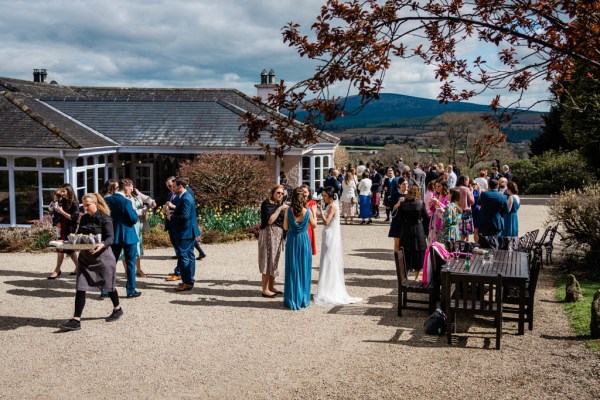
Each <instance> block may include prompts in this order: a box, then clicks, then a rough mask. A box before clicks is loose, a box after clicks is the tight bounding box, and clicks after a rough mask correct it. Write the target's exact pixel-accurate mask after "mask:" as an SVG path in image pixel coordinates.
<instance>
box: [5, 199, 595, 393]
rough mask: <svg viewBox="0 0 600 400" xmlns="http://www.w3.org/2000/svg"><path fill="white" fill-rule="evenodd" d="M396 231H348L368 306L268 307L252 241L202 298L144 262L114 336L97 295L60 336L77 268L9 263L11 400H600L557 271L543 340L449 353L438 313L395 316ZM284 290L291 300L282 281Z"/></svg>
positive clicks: (225, 259)
mask: <svg viewBox="0 0 600 400" xmlns="http://www.w3.org/2000/svg"><path fill="white" fill-rule="evenodd" d="M519 214H520V219H521V232H525V231H526V230H529V229H532V228H534V227H540V228H541V227H543V226H544V221H545V218H546V208H545V207H544V206H542V205H527V202H526V201H524V205H523V206H522V207H521V210H520V212H519ZM387 231H388V225H387V224H385V225H384V224H383V223H380V222H378V223H376V224H374V225H371V226H359V225H354V226H344V225H342V233H343V244H344V249H345V266H346V283H347V286H348V290H349V292H350V294H351V295H353V296H359V297H362V298H363V302H362V303H359V304H354V305H349V306H340V307H333V308H324V307H319V306H316V305H314V304H311V306H310V307H309V308H308V309H305V310H302V311H296V312H292V311H289V310H287V309H285V308H283V305H282V299H281V298H277V299H274V300H273V299H265V298H262V297H261V296H260V274H259V272H258V268H257V252H258V249H257V243H256V241H245V242H238V243H233V244H223V245H205V246H204V248H205V251H206V253H207V255H208V257H207V258H206V259H205V260H203V261H201V262H199V264H197V271H196V279H197V285H196V287H195V288H194V290H193V291H191V292H184V293H175V292H174V291H173V287H174V286H175V285H174V284H172V283H169V282H165V281H164V277H165V276H166V274H167V273H168V272H171V271H172V268H173V266H174V260H171V259H170V256H171V255H172V254H173V253H172V251H169V250H168V249H161V250H151V251H147V252H146V256H145V258H144V259H143V261H142V265H143V268H144V270H145V271H146V272H147V273H148V277H147V278H141V279H139V280H138V289H139V290H140V291H141V292H143V294H142V296H141V297H140V298H138V299H133V300H127V299H123V300H122V306H123V310H124V312H125V315H124V317H123V318H122V319H121V320H119V321H117V322H114V323H107V322H105V321H104V318H105V317H107V316H108V315H109V314H110V311H111V303H110V301H109V300H105V301H98V300H97V297H98V295H97V294H95V293H93V294H88V301H87V305H86V308H85V311H84V315H83V320H82V330H81V331H78V332H67V333H62V332H59V331H58V329H57V326H58V324H59V323H61V322H64V321H66V320H67V319H68V318H70V316H71V315H72V313H73V303H74V292H75V289H74V286H75V281H74V277H73V276H69V275H68V272H71V271H72V269H73V265H72V263H71V261H70V260H69V261H67V262H66V264H65V266H64V267H63V275H62V276H61V278H60V279H57V280H55V281H50V280H47V279H46V276H47V275H49V274H50V272H51V271H52V269H53V266H54V262H55V257H56V256H55V255H54V254H53V253H43V254H25V253H23V254H0V344H1V346H2V357H1V362H2V366H1V367H0V398H2V399H30V398H36V399H46V398H50V399H68V398H76V399H79V398H81V399H83V398H85V399H90V398H124V397H127V398H134V399H146V398H167V397H168V398H184V399H187V398H220V399H223V398H225V399H229V398H244V399H245V398H250V399H255V398H256V399H268V398H284V399H292V398H306V399H313V398H331V399H346V398H348V399H350V398H352V399H367V398H372V399H381V398H403V399H445V398H456V399H461V398H467V397H469V398H473V399H488V398H489V399H492V398H494V399H512V398H531V399H557V398H564V399H598V398H600V357H599V356H598V355H597V354H593V353H591V352H589V351H588V350H587V349H586V348H585V345H584V344H583V343H582V342H580V341H578V340H575V338H574V335H573V332H572V331H571V329H570V327H569V324H568V321H567V318H566V316H565V314H564V312H563V311H562V309H561V307H560V304H557V303H556V301H555V299H554V288H553V286H552V282H553V274H555V270H554V269H553V268H548V267H546V268H545V269H544V270H542V275H541V277H540V283H539V284H538V294H537V295H536V300H537V302H536V313H535V329H534V331H533V332H529V331H527V330H526V333H525V335H524V336H517V335H516V332H517V326H516V323H513V322H505V324H504V332H505V334H504V336H503V338H502V350H500V351H496V350H494V343H495V342H494V340H495V339H494V336H493V333H492V332H493V329H492V326H491V324H489V323H486V322H481V320H479V321H470V322H469V321H465V320H464V319H463V320H461V324H460V325H459V326H460V327H461V329H462V332H464V330H465V329H468V333H462V332H459V335H458V336H459V337H460V339H459V340H458V342H457V343H456V344H455V345H453V346H452V347H449V346H447V345H446V342H445V340H446V338H445V337H441V338H437V337H433V336H427V335H424V332H423V321H424V320H425V318H426V313H423V312H411V311H408V312H405V314H404V316H403V317H402V318H398V317H397V316H396V298H397V296H396V293H397V282H396V273H395V269H394V263H393V258H392V250H391V248H392V241H391V240H390V239H388V238H387ZM320 232H321V226H319V228H318V229H317V240H319V239H320ZM318 244H319V243H318ZM319 246H320V244H319ZM281 262H282V264H283V256H282V260H281ZM318 262H319V258H318V255H317V256H316V257H314V258H313V293H314V292H315V290H316V283H317V279H318V273H319V265H318ZM282 270H283V268H282ZM118 271H119V276H118V283H117V284H118V287H119V292H120V294H123V293H124V285H125V279H124V275H123V268H122V266H121V265H119V267H118ZM278 282H279V285H278V287H279V289H283V271H282V274H281V276H280V277H279V278H278Z"/></svg>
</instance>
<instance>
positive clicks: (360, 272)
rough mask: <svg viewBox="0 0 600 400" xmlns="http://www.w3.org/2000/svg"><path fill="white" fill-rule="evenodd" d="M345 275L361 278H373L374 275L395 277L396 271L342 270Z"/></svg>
mask: <svg viewBox="0 0 600 400" xmlns="http://www.w3.org/2000/svg"><path fill="white" fill-rule="evenodd" d="M344 273H346V274H356V275H363V276H374V275H392V276H393V277H396V270H394V269H390V270H386V269H365V268H344Z"/></svg>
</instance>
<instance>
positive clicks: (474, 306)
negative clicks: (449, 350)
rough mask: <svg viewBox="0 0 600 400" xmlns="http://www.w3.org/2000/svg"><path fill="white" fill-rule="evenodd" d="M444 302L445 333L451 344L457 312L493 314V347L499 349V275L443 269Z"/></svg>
mask: <svg viewBox="0 0 600 400" xmlns="http://www.w3.org/2000/svg"><path fill="white" fill-rule="evenodd" d="M442 282H443V285H444V294H445V304H446V315H447V320H446V334H447V336H448V344H449V345H451V344H452V332H453V329H454V331H456V314H457V313H461V314H468V315H485V316H492V317H494V324H495V326H496V349H498V350H500V338H501V337H502V275H501V274H498V275H497V276H483V275H470V274H468V273H467V274H464V273H454V272H450V271H447V270H445V271H442Z"/></svg>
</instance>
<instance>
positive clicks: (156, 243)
mask: <svg viewBox="0 0 600 400" xmlns="http://www.w3.org/2000/svg"><path fill="white" fill-rule="evenodd" d="M143 240H144V248H145V249H155V248H159V247H171V246H172V244H171V239H170V238H169V232H167V231H165V226H164V225H163V224H162V223H158V224H157V225H155V226H150V231H149V232H146V233H144V237H143Z"/></svg>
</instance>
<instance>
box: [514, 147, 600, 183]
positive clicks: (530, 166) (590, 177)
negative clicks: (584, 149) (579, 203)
mask: <svg viewBox="0 0 600 400" xmlns="http://www.w3.org/2000/svg"><path fill="white" fill-rule="evenodd" d="M510 170H511V172H512V174H513V179H514V181H515V182H516V183H517V184H518V185H519V190H520V192H521V193H524V194H553V193H559V192H561V191H563V190H569V189H578V188H581V187H584V186H585V185H588V184H592V183H595V182H596V177H595V175H594V174H593V173H592V172H590V169H589V167H588V165H587V163H586V160H585V159H584V158H583V157H582V156H581V155H580V153H579V152H578V151H576V150H575V151H569V152H562V153H558V152H555V151H548V152H545V153H543V154H542V155H540V156H534V157H531V158H530V159H528V160H519V161H513V162H511V164H510Z"/></svg>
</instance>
